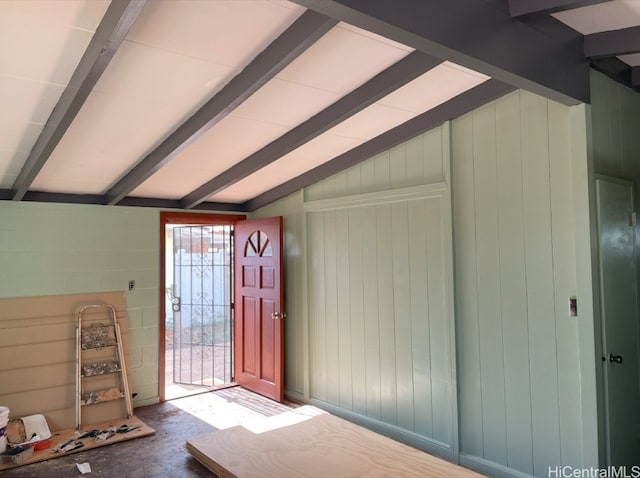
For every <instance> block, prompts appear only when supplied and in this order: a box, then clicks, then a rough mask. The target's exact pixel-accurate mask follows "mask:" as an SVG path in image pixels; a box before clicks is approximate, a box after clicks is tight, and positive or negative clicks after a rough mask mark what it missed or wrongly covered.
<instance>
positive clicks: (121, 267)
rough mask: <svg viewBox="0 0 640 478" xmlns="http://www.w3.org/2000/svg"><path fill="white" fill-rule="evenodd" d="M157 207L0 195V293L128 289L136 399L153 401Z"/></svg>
mask: <svg viewBox="0 0 640 478" xmlns="http://www.w3.org/2000/svg"><path fill="white" fill-rule="evenodd" d="M159 227H160V226H159V214H158V211H157V210H153V209H147V208H127V207H106V206H87V205H71V204H44V203H26V202H12V201H2V202H0V297H25V296H37V295H56V294H75V293H83V292H101V291H118V290H122V291H126V290H127V284H128V281H129V280H130V279H135V281H136V289H135V290H134V291H127V292H126V297H127V309H128V315H129V344H130V346H129V353H130V367H129V369H130V372H131V382H132V383H131V390H132V391H133V392H137V393H138V396H137V397H136V400H135V402H134V405H136V406H139V405H145V404H150V403H155V402H157V401H158V353H159V350H158V342H159V338H158V337H159V306H158V300H159V299H158V297H159V288H158V287H159V282H160V273H159V271H160V269H159V262H160V261H159V255H160V251H159V243H160V239H159Z"/></svg>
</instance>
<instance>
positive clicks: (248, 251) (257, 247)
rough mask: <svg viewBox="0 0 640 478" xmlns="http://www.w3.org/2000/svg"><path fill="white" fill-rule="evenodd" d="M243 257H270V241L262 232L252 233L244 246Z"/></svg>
mask: <svg viewBox="0 0 640 478" xmlns="http://www.w3.org/2000/svg"><path fill="white" fill-rule="evenodd" d="M244 256H245V257H272V256H273V250H272V249H271V241H270V240H269V236H267V233H266V232H264V231H254V232H253V233H252V234H251V236H249V240H248V241H247V243H246V245H245V250H244Z"/></svg>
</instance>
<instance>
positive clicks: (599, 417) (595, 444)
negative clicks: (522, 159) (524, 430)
mask: <svg viewBox="0 0 640 478" xmlns="http://www.w3.org/2000/svg"><path fill="white" fill-rule="evenodd" d="M570 122H571V146H572V147H571V162H572V170H573V207H574V220H575V225H574V227H575V254H576V279H577V281H576V293H577V298H578V340H579V344H580V387H581V390H580V392H581V404H580V405H581V407H582V465H583V466H587V467H588V466H594V467H597V466H599V465H600V464H602V463H604V461H603V459H604V434H603V430H604V429H603V426H604V421H603V420H604V408H603V394H602V392H603V388H602V387H603V381H602V371H601V370H600V367H598V366H597V363H598V362H597V360H596V358H597V357H598V356H600V355H601V354H602V351H601V348H602V346H601V344H602V340H601V332H600V330H601V328H600V323H601V319H600V291H599V286H598V283H599V282H598V276H599V271H598V256H597V244H598V241H597V230H596V221H595V214H596V204H595V179H594V171H593V154H592V151H593V147H592V138H591V134H592V127H591V108H590V107H589V106H587V105H578V106H574V107H572V108H571V112H570Z"/></svg>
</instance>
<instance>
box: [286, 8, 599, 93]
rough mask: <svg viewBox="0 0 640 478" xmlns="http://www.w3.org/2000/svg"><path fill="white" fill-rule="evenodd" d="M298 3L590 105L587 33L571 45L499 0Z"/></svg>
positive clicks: (537, 89)
mask: <svg viewBox="0 0 640 478" xmlns="http://www.w3.org/2000/svg"><path fill="white" fill-rule="evenodd" d="M292 1H294V2H295V3H298V4H300V5H302V6H304V7H307V8H310V9H312V10H316V11H318V12H321V13H323V14H325V15H327V16H330V17H333V18H335V19H337V20H340V21H344V22H347V23H350V24H352V25H355V26H357V27H359V28H363V29H365V30H368V31H371V32H374V33H378V34H380V35H382V36H384V37H386V38H390V39H392V40H395V41H397V42H400V43H403V44H405V45H408V46H411V47H413V48H415V49H416V50H419V51H422V52H424V53H427V54H430V55H433V56H436V57H438V58H446V59H447V60H449V61H452V62H454V63H457V64H459V65H461V66H465V67H467V68H470V69H472V70H475V71H478V72H480V73H484V74H485V75H488V76H490V77H492V78H495V79H496V80H499V81H502V82H504V83H508V84H511V85H513V86H515V87H517V88H523V89H526V90H529V91H531V92H533V93H536V94H539V95H541V96H544V97H547V98H549V99H552V100H555V101H558V102H560V103H563V104H566V105H575V104H579V103H581V102H583V103H588V102H589V93H590V89H589V64H588V61H587V60H586V58H585V57H584V52H583V51H582V42H581V41H577V40H578V39H581V35H578V34H577V33H576V32H574V34H575V36H576V41H566V39H560V38H557V37H555V36H553V35H549V34H548V32H545V31H544V30H541V29H540V28H538V27H537V26H536V25H529V24H528V23H527V22H520V21H514V19H513V18H512V17H511V15H510V14H509V12H508V9H507V8H500V7H499V5H501V4H502V3H501V2H497V1H493V2H492V1H488V0H447V1H442V2H436V1H415V0H394V1H393V2H390V1H376V0H292ZM566 29H567V30H570V29H569V28H568V27H567V28H566ZM571 31H573V30H571Z"/></svg>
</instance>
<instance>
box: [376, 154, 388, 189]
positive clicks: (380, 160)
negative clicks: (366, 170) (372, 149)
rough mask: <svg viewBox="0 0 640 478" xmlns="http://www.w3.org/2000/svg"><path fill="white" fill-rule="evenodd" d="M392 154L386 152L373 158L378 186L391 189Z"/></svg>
mask: <svg viewBox="0 0 640 478" xmlns="http://www.w3.org/2000/svg"><path fill="white" fill-rule="evenodd" d="M390 156H391V152H390V151H385V152H384V153H380V154H378V155H377V156H375V157H374V158H373V164H374V171H375V182H376V186H379V187H382V188H383V189H389V186H390V181H391V179H390V178H391V161H390Z"/></svg>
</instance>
